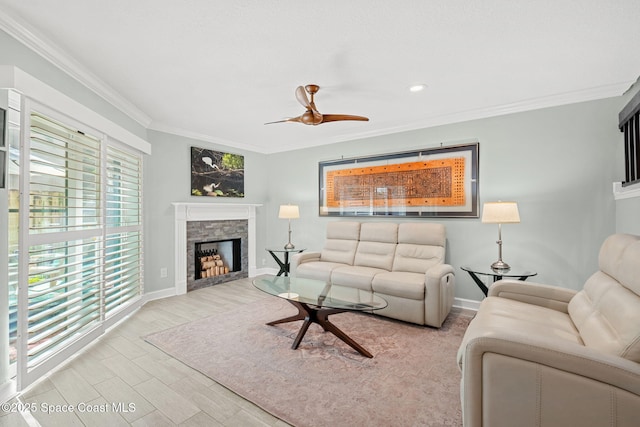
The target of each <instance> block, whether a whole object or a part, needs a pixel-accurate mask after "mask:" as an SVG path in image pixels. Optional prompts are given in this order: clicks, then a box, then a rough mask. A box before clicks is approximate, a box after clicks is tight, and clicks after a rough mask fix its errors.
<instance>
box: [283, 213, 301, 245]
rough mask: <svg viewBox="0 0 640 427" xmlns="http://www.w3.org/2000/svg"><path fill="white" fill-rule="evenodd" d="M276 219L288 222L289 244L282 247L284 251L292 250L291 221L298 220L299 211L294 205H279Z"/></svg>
mask: <svg viewBox="0 0 640 427" xmlns="http://www.w3.org/2000/svg"><path fill="white" fill-rule="evenodd" d="M278 218H284V219H288V220H289V242H288V243H287V244H286V245H284V248H285V249H293V248H295V246H293V243H291V220H292V219H296V218H300V211H299V210H298V206H296V205H280V212H278Z"/></svg>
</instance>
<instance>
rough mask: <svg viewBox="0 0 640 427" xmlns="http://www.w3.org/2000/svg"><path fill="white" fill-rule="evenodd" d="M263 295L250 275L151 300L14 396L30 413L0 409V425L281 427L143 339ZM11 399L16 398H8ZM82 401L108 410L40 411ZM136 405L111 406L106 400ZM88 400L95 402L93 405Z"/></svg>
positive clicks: (281, 424)
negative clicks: (29, 407)
mask: <svg viewBox="0 0 640 427" xmlns="http://www.w3.org/2000/svg"><path fill="white" fill-rule="evenodd" d="M262 298H268V296H267V295H265V294H264V293H262V292H260V291H259V290H257V289H255V288H254V287H253V285H252V284H251V279H243V280H237V281H233V282H228V283H223V284H220V285H216V286H212V287H209V288H205V289H200V290H197V291H193V292H189V293H187V294H186V295H180V296H175V297H171V298H165V299H162V300H156V301H151V302H149V303H147V304H145V305H144V306H143V307H142V308H140V309H139V310H138V311H136V312H135V313H134V314H132V315H131V316H130V317H129V318H128V319H127V320H126V321H124V322H122V323H121V324H119V325H118V326H116V327H114V328H113V329H112V330H110V331H109V332H107V333H106V334H105V335H104V336H102V337H101V338H100V339H99V340H98V341H97V342H96V343H94V344H92V345H91V346H90V347H89V348H87V349H86V350H84V351H83V352H81V353H80V354H78V355H77V356H76V357H74V358H73V359H72V360H70V361H69V362H67V363H66V364H65V365H63V366H62V367H61V368H59V369H57V370H56V371H54V372H53V373H51V374H49V375H48V376H47V377H46V378H44V379H43V380H41V381H39V382H38V383H36V384H34V385H33V386H31V387H30V388H28V389H27V390H25V391H24V392H23V393H22V394H21V396H19V397H18V399H19V401H20V402H22V403H28V404H32V405H34V406H35V407H36V410H35V411H32V412H30V413H23V414H20V413H10V414H6V413H5V412H4V411H0V413H1V414H2V415H3V416H0V426H23V425H24V426H27V425H32V426H37V425H42V426H82V425H85V426H91V427H99V426H105V427H107V426H108V427H113V426H129V425H130V426H136V427H142V426H153V427H158V426H175V425H179V426H207V427H209V426H214V427H215V426H243V427H244V426H286V425H288V424H286V423H284V422H283V421H281V420H279V419H277V418H275V417H273V416H272V415H271V414H269V413H267V412H264V411H263V410H261V409H260V408H258V407H257V406H255V405H254V404H253V403H251V402H249V401H247V400H244V399H243V398H241V397H239V396H237V395H236V394H234V393H233V392H231V391H229V390H228V389H226V388H224V387H222V386H221V385H219V384H218V383H216V382H214V381H212V380H211V379H209V378H207V377H206V376H204V375H202V374H200V373H199V372H197V371H195V370H193V369H191V368H189V367H187V366H185V365H183V364H182V363H180V362H178V361H176V360H175V359H173V358H171V357H169V356H167V355H166V354H165V353H163V352H162V351H160V350H158V349H157V348H155V347H153V346H152V345H150V344H147V343H146V342H145V341H144V340H143V339H142V337H144V336H145V335H148V334H150V333H153V332H156V331H161V330H164V329H167V328H170V327H172V326H176V325H179V324H182V323H185V322H189V321H192V320H196V319H200V318H203V317H206V316H210V315H213V314H216V313H223V312H225V311H228V310H231V309H233V308H234V307H237V306H239V305H243V304H247V303H249V302H253V301H256V300H258V299H262ZM12 402H16V400H15V399H14V400H13V401H12ZM80 403H86V404H87V405H91V406H90V407H95V408H96V409H98V410H100V409H102V408H108V410H109V411H108V412H103V413H92V412H88V411H86V408H85V409H84V410H85V412H74V413H64V412H56V413H52V414H45V413H44V412H43V410H42V409H43V408H42V405H43V404H45V405H65V404H73V405H78V404H80ZM113 403H115V404H117V403H123V404H124V405H125V407H128V405H129V404H133V405H134V406H135V411H130V412H124V411H120V412H117V411H114V410H113V409H112V406H111V405H112V404H113ZM94 405H95V406H94Z"/></svg>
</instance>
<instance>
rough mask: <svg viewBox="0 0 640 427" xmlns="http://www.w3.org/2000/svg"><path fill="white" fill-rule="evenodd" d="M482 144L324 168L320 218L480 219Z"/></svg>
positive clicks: (364, 159) (321, 165)
mask: <svg viewBox="0 0 640 427" xmlns="http://www.w3.org/2000/svg"><path fill="white" fill-rule="evenodd" d="M479 149H480V144H479V143H478V142H475V143H470V144H463V145H452V146H443V147H437V148H426V149H424V150H417V151H407V152H402V153H392V154H384V155H376V156H367V157H358V158H350V159H340V160H332V161H323V162H320V163H319V167H318V169H319V182H320V189H319V190H320V195H319V201H320V203H319V205H320V211H319V213H320V216H401V217H470V218H477V217H478V156H479Z"/></svg>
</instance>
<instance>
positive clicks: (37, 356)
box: [27, 238, 102, 367]
mask: <svg viewBox="0 0 640 427" xmlns="http://www.w3.org/2000/svg"><path fill="white" fill-rule="evenodd" d="M100 240H101V239H100V238H91V239H85V240H75V241H66V242H60V243H54V244H46V245H38V246H31V247H30V248H29V286H28V295H27V297H28V305H29V308H28V341H27V347H28V350H27V351H28V366H29V367H32V366H35V365H36V364H37V363H38V362H39V361H41V360H42V359H44V358H46V357H48V356H49V355H51V354H52V353H53V352H54V351H56V350H57V349H58V348H59V347H61V346H64V345H66V344H67V343H68V342H69V341H70V340H72V339H75V338H76V337H77V336H78V335H80V334H82V333H84V332H86V331H87V330H88V329H89V328H91V327H92V326H94V325H95V324H96V323H97V322H98V321H99V320H100V282H101V278H102V277H101V270H102V269H101V264H102V259H101V241H100Z"/></svg>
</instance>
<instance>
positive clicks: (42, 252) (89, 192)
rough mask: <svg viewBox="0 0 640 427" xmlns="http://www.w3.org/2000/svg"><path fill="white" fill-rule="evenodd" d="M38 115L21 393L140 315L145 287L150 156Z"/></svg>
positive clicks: (29, 164) (30, 143) (28, 182)
mask: <svg viewBox="0 0 640 427" xmlns="http://www.w3.org/2000/svg"><path fill="white" fill-rule="evenodd" d="M29 111H30V112H29V116H28V117H29V119H30V120H29V121H28V123H29V129H28V139H27V143H26V144H25V145H24V147H23V148H22V149H21V158H24V159H25V160H27V161H26V162H25V163H24V166H22V165H21V174H22V176H23V181H22V182H24V184H21V186H22V185H24V188H23V191H24V193H23V194H25V195H28V197H25V198H22V200H21V201H20V211H21V213H20V237H19V241H20V243H19V248H20V251H19V252H20V253H25V254H26V255H27V256H25V257H20V258H19V259H20V260H19V262H18V265H17V268H18V274H17V275H16V276H17V277H18V281H19V284H18V289H19V291H18V292H17V293H16V294H15V295H16V296H17V300H18V339H17V341H15V342H13V341H12V343H11V344H12V346H13V345H14V343H15V347H16V353H17V357H16V359H17V372H18V378H19V380H18V384H19V387H20V388H23V387H24V386H26V385H28V384H30V383H32V382H33V381H35V380H36V379H37V378H39V377H40V376H41V375H42V374H44V373H46V372H47V371H48V370H50V369H51V368H53V367H54V366H56V365H57V364H59V363H61V362H62V361H64V360H66V358H68V357H69V356H70V355H71V354H73V352H74V351H77V350H78V349H79V348H81V347H82V346H83V345H86V344H87V343H88V342H90V341H91V340H92V339H94V338H95V337H97V336H99V335H100V334H101V333H103V332H104V330H105V329H106V328H107V327H108V326H110V325H112V324H114V323H115V322H117V321H118V320H119V319H121V318H122V317H123V316H124V315H126V314H127V313H128V312H131V310H133V309H134V308H135V307H136V305H135V304H134V303H135V302H137V301H139V300H140V295H141V292H142V283H143V267H142V265H143V264H142V256H143V250H142V248H143V244H142V242H143V236H142V156H141V154H140V153H138V152H135V151H134V150H130V149H128V148H126V147H124V146H123V145H121V144H119V143H116V142H112V141H110V140H109V139H108V138H107V137H105V136H104V135H100V134H99V133H98V132H95V135H91V134H90V133H91V132H90V131H89V132H84V131H80V130H78V129H76V128H74V127H73V126H71V125H68V124H65V123H63V122H61V121H58V120H55V119H53V118H51V117H49V116H48V115H45V114H42V113H40V112H35V111H34V110H29ZM132 307H133V308H132Z"/></svg>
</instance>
